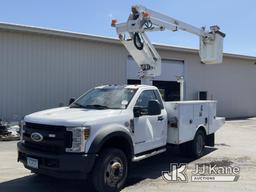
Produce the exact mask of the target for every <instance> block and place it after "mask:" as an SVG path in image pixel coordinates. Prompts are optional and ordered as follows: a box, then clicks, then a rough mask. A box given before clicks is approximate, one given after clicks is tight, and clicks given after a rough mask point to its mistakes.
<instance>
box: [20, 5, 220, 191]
mask: <svg viewBox="0 0 256 192" xmlns="http://www.w3.org/2000/svg"><path fill="white" fill-rule="evenodd" d="M160 18H161V19H160ZM159 20H161V22H162V23H160V24H159ZM164 20H165V21H164ZM167 21H169V22H170V23H168V22H167ZM171 21H172V18H169V17H167V16H164V15H162V14H159V13H156V12H153V11H151V10H148V9H146V8H144V7H141V6H134V7H133V8H132V14H131V15H130V17H129V20H128V22H127V23H124V24H116V21H113V22H112V25H113V26H116V27H117V31H118V33H119V37H120V39H121V41H122V42H123V43H124V44H125V46H126V47H127V49H128V51H129V53H130V54H131V55H132V56H133V57H134V59H135V61H137V63H138V65H139V66H140V67H141V73H140V74H141V76H140V77H141V79H142V80H143V82H147V83H150V81H151V79H152V78H153V77H154V76H156V75H159V74H160V72H161V70H160V67H161V65H160V64H161V60H160V57H159V55H158V54H157V52H156V50H155V49H154V47H153V46H152V45H151V44H150V42H149V41H148V39H147V38H146V36H145V34H144V31H150V30H157V29H158V28H159V30H164V29H165V28H170V27H171V23H172V22H171ZM137 24H138V26H137V27H138V28H136V25H137ZM177 24H182V26H181V27H180V26H176V25H177ZM130 25H131V26H130ZM172 25H173V26H172V27H173V29H174V28H175V29H176V30H178V29H180V28H181V29H183V30H187V31H191V30H192V31H193V32H194V33H195V34H199V35H200V38H201V41H203V42H204V40H202V39H204V38H205V39H207V41H206V40H205V42H204V47H207V46H208V45H207V43H209V42H210V43H212V42H211V41H214V39H217V40H218V41H219V39H221V38H222V37H223V34H222V33H221V32H219V31H218V28H215V29H213V30H212V31H211V32H206V31H204V30H201V29H197V28H194V27H192V26H190V25H188V24H185V23H182V22H178V21H175V22H173V24H172ZM167 26H168V27H167ZM130 27H131V28H132V30H131V28H130ZM179 27H180V28H179ZM190 29H191V30H190ZM127 30H128V32H129V34H130V37H131V40H125V39H124V36H123V32H124V31H127ZM220 34H221V36H220V37H218V38H215V36H216V35H217V36H219V35H220ZM132 41H133V44H131V42H132ZM221 43H222V40H221ZM213 44H214V46H215V44H218V42H217V43H216V42H214V43H213ZM209 46H212V44H211V45H209ZM215 47H217V48H219V47H221V46H219V45H218V46H215ZM203 52H204V51H203ZM217 52H219V51H216V53H217ZM214 55H215V53H214V54H211V55H210V58H209V63H214V62H215V63H216V62H220V61H221V59H222V57H220V56H219V55H217V58H215V57H216V55H215V56H214ZM203 58H204V62H205V63H207V57H205V55H204V57H203ZM223 123H224V118H219V117H216V101H178V102H164V101H163V100H162V98H161V95H160V92H159V90H158V89H157V88H156V87H154V86H151V85H145V84H144V85H123V86H118V85H105V86H100V87H95V88H93V89H91V90H89V91H88V92H86V93H85V94H83V95H82V96H81V97H79V98H78V99H76V100H71V101H70V105H69V106H67V107H61V108H55V109H49V110H45V111H40V112H36V113H33V114H30V115H27V116H25V118H24V122H23V125H22V130H21V141H20V142H19V143H18V161H20V162H22V163H23V164H24V166H25V167H26V168H27V169H29V170H31V171H32V172H34V173H38V174H44V175H49V176H54V177H64V178H73V179H74V178H79V179H85V178H86V177H88V176H89V178H90V179H91V180H92V182H93V184H94V186H95V188H96V189H97V190H98V191H104V192H105V191H106V192H108V191H118V190H120V189H121V188H122V187H123V186H124V184H125V181H126V178H127V174H128V169H129V165H130V163H131V162H136V161H140V160H142V159H145V158H148V157H151V156H154V155H157V154H159V153H163V152H165V151H166V150H167V146H168V145H169V144H174V145H180V146H181V149H182V151H184V152H185V153H189V154H191V155H193V156H195V157H201V156H202V155H203V152H204V147H205V146H214V133H215V132H216V131H217V130H218V129H219V128H220V127H221V126H222V125H223Z"/></svg>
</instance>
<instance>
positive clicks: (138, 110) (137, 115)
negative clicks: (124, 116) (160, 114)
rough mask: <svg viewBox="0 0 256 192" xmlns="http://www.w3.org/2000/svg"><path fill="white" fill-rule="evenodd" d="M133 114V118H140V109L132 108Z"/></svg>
mask: <svg viewBox="0 0 256 192" xmlns="http://www.w3.org/2000/svg"><path fill="white" fill-rule="evenodd" d="M133 114H134V117H139V116H141V108H140V107H134V108H133Z"/></svg>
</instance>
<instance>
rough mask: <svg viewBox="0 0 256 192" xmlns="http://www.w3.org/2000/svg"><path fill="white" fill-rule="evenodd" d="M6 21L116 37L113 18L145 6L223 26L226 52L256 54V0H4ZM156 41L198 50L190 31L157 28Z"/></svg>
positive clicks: (0, 12)
mask: <svg viewBox="0 0 256 192" xmlns="http://www.w3.org/2000/svg"><path fill="white" fill-rule="evenodd" d="M0 3H1V4H0V22H7V23H15V24H22V25H32V26H38V27H46V28H53V29H61V30H68V31H73V32H80V33H87V34H94V35H101V36H108V37H116V33H115V31H114V29H113V28H111V27H110V22H111V19H112V18H117V19H118V21H120V22H121V21H126V19H127V17H128V14H129V12H130V8H131V5H134V4H141V5H144V6H146V7H148V8H151V9H154V10H155V11H159V12H161V13H164V14H167V15H169V16H172V17H174V18H177V19H180V20H182V21H184V22H187V23H189V24H192V25H195V26H198V27H201V26H207V27H209V26H211V25H215V24H217V25H219V26H220V27H221V30H222V31H223V32H224V33H226V35H227V36H226V38H225V41H224V51H225V52H229V53H238V54H244V55H251V56H256V36H255V35H256V1H255V0H147V1H146V0H145V1H135V0H129V1H128V0H127V1H125V0H101V1H100V0H93V1H88V0H73V1H71V0H41V1H40V0H5V1H4V0H0ZM149 36H150V38H151V40H152V41H153V42H155V43H161V44H170V45H177V46H184V47H192V48H198V38H197V37H196V36H194V35H191V34H189V33H185V32H175V33H173V32H156V33H151V34H150V35H149Z"/></svg>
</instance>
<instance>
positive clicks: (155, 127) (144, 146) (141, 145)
mask: <svg viewBox="0 0 256 192" xmlns="http://www.w3.org/2000/svg"><path fill="white" fill-rule="evenodd" d="M158 99H159V98H158V97H157V95H156V93H155V91H154V90H145V91H143V92H142V93H141V95H140V96H139V98H138V100H137V102H136V104H135V107H140V108H141V115H140V116H139V117H135V118H134V133H135V134H134V136H135V137H134V139H135V154H138V153H141V152H145V151H148V150H151V149H155V148H158V147H161V146H163V145H164V143H165V141H164V137H166V136H165V135H166V134H165V133H164V128H165V126H166V125H165V121H166V112H165V110H164V108H163V106H162V102H161V103H160V105H161V106H162V110H161V114H159V115H148V102H149V101H150V100H158ZM164 134H165V135H164Z"/></svg>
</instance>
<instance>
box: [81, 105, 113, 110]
mask: <svg viewBox="0 0 256 192" xmlns="http://www.w3.org/2000/svg"><path fill="white" fill-rule="evenodd" d="M84 107H85V108H93V109H109V107H108V106H105V105H98V104H94V105H86V106H84Z"/></svg>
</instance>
